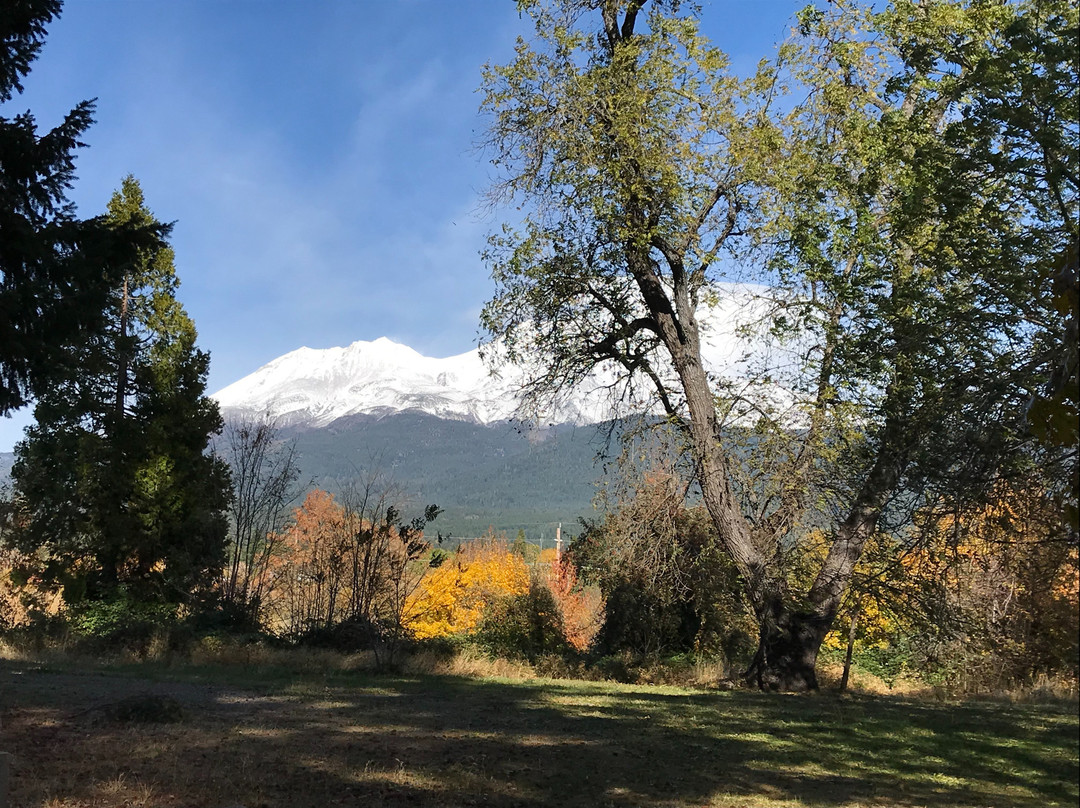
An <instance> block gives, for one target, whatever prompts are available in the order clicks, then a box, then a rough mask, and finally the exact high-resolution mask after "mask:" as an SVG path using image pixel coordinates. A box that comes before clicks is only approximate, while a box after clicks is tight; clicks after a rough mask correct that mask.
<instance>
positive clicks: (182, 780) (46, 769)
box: [0, 646, 1078, 808]
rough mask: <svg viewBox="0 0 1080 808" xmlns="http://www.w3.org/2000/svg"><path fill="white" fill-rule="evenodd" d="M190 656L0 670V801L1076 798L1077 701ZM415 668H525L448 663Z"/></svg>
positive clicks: (203, 805)
mask: <svg viewBox="0 0 1080 808" xmlns="http://www.w3.org/2000/svg"><path fill="white" fill-rule="evenodd" d="M203 653H205V654H206V656H205V657H204V659H203V661H202V663H201V664H198V665H190V664H183V665H181V664H178V663H177V662H176V660H173V661H172V663H171V664H167V663H165V662H160V663H156V664H149V663H140V664H129V665H125V666H113V667H112V668H110V669H105V670H103V669H102V668H101V666H100V665H95V666H94V667H89V666H88V665H89V663H88V662H84V663H74V664H67V665H65V666H64V667H63V668H59V667H57V666H56V665H55V664H54V665H53V666H52V667H51V668H50V667H49V666H46V665H41V664H40V663H33V662H28V661H8V662H0V716H2V719H3V730H2V733H0V748H4V749H7V750H8V751H12V752H14V753H15V755H16V762H15V769H14V783H13V794H12V796H13V805H14V806H18V807H19V808H46V807H48V808H120V806H155V807H159V808H180V806H184V808H225V806H233V805H242V806H245V808H257V807H261V808H277V807H278V806H281V807H282V808H286V807H287V808H306V807H307V806H312V808H314V806H319V807H320V808H321V806H329V805H383V806H395V808H396V807H398V806H451V805H453V806H458V805H488V806H496V807H497V808H514V807H518V808H546V807H547V806H564V805H566V806H575V805H581V806H586V805H587V806H617V807H618V808H631V806H657V807H659V806H713V807H714V808H743V807H744V806H759V807H761V806H778V807H779V806H783V807H784V808H796V806H800V807H802V808H806V807H807V806H845V807H846V808H869V806H882V807H883V808H885V807H887V808H913V807H914V806H924V807H925V808H946V806H950V808H951V806H972V807H974V806H979V808H1005V806H1010V807H1013V806H1015V808H1036V807H1037V808H1043V806H1053V805H1075V804H1076V803H1077V799H1078V786H1077V765H1078V764H1077V736H1076V731H1077V715H1076V709H1075V707H1070V708H1065V707H1062V706H1061V705H1053V706H1041V705H1030V704H1014V705H1010V704H1001V703H995V704H980V703H974V704H957V703H950V704H939V703H936V702H933V701H918V700H910V699H897V698H895V697H873V698H872V697H867V696H860V695H854V696H845V697H836V696H833V695H828V694H819V695H816V696H810V697H785V696H765V695H762V694H757V693H747V692H731V693H726V692H725V693H721V692H716V691H702V690H690V689H683V688H674V687H664V686H651V687H644V686H625V685H614V684H610V683H591V682H566V681H560V682H556V681H551V680H536V679H534V680H509V679H499V680H490V679H488V680H480V679H477V678H465V677H463V676H461V675H456V676H439V677H433V676H418V675H403V676H398V677H385V676H383V677H379V676H373V675H370V674H368V673H365V672H363V668H365V667H366V666H367V665H368V664H369V662H370V660H366V659H365V658H364V657H363V656H362V655H358V656H341V655H333V654H329V655H328V654H326V653H323V652H311V651H306V652H288V653H283V652H281V651H271V650H267V649H263V650H258V649H248V651H246V652H244V653H241V649H240V648H226V647H224V646H222V647H217V648H207V649H204V651H203ZM260 660H261V661H260ZM267 660H271V661H272V664H270V663H269V662H267ZM414 664H417V665H421V664H422V665H425V666H430V667H437V666H439V665H449V666H451V668H450V669H453V670H456V671H457V672H458V673H459V674H461V673H467V674H469V675H470V676H477V675H478V674H480V673H484V674H491V673H504V674H507V673H509V674H514V675H526V674H527V673H528V671H527V669H525V668H511V667H506V668H499V667H497V666H494V667H493V665H494V663H490V662H489V661H485V660H483V659H481V658H478V657H469V656H464V655H463V656H460V657H458V658H457V659H456V660H447V659H446V658H445V657H439V658H436V657H432V658H431V659H428V660H426V661H425V660H423V659H415V660H414ZM322 665H325V666H326V667H320V666H322ZM158 702H160V703H164V704H166V705H171V704H172V703H174V702H175V703H176V704H178V705H179V707H180V715H181V720H179V721H173V720H171V718H170V720H169V721H164V720H160V721H159V720H156V719H155V718H154V717H155V716H157V715H159V712H158V711H156V710H154V709H149V708H147V709H145V710H143V709H142V708H140V710H139V711H138V712H137V713H133V712H132V711H131V710H129V709H126V708H123V705H125V704H132V703H135V704H139V705H144V704H149V705H151V706H153V705H155V704H156V703H158ZM163 714H165V715H167V716H170V717H171V716H172V715H173V714H174V711H171V710H170V711H166V712H165V713H163Z"/></svg>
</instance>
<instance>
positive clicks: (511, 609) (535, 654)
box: [474, 580, 571, 662]
mask: <svg viewBox="0 0 1080 808" xmlns="http://www.w3.org/2000/svg"><path fill="white" fill-rule="evenodd" d="M474 640H475V642H476V643H477V644H478V645H479V646H480V647H481V648H483V649H484V650H485V651H487V652H488V653H489V654H491V655H493V656H496V657H503V658H507V659H524V660H528V661H529V662H536V661H537V660H538V659H540V658H541V657H544V656H549V655H563V656H565V655H567V654H569V653H570V652H571V648H570V646H569V644H568V643H567V642H566V632H565V630H564V628H563V619H562V613H561V612H560V610H559V604H558V603H557V602H556V600H555V597H554V596H553V595H552V594H551V590H550V589H548V588H547V586H545V585H544V584H542V583H540V582H539V581H536V580H534V581H533V582H532V583H531V584H530V586H529V591H528V592H526V593H525V594H523V595H511V596H508V597H503V598H499V599H498V600H496V601H494V602H493V603H492V604H491V605H489V606H488V607H487V609H486V610H485V611H484V615H483V618H482V619H481V621H480V625H479V626H478V628H477V630H476V633H475V635H474Z"/></svg>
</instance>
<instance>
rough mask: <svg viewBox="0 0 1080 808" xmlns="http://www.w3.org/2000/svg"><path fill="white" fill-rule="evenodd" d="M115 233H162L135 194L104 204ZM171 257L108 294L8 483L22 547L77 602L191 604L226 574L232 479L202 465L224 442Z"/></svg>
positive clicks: (147, 256) (211, 464)
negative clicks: (99, 323)
mask: <svg viewBox="0 0 1080 808" xmlns="http://www.w3.org/2000/svg"><path fill="white" fill-rule="evenodd" d="M108 222H109V224H110V226H113V227H116V228H125V227H128V226H136V227H154V226H156V225H155V220H154V219H153V217H152V216H151V214H150V213H149V211H148V210H147V209H146V207H145V203H144V201H143V197H142V191H141V189H140V188H139V185H138V183H137V182H136V181H135V180H134V179H132V178H130V177H129V178H127V179H126V180H125V181H124V184H123V188H122V190H121V191H119V192H117V193H116V194H115V195H114V196H113V199H112V201H111V202H110V204H109V215H108ZM172 261H173V255H172V250H171V249H170V248H168V247H167V246H166V245H163V244H159V245H158V246H157V247H156V248H155V249H152V250H143V251H140V253H139V255H138V257H137V258H136V259H135V260H134V261H132V262H130V263H129V264H127V265H126V266H125V267H124V273H123V276H122V277H121V278H120V279H119V281H118V282H117V284H116V286H114V287H113V288H112V289H111V290H110V300H109V303H108V306H107V308H106V311H105V313H104V320H105V323H106V328H105V329H104V330H103V331H102V332H101V333H99V334H97V335H95V337H94V339H92V340H90V341H88V342H87V343H85V344H84V345H83V346H81V347H80V349H79V350H78V352H77V354H76V356H75V357H74V358H73V364H74V365H76V366H77V368H76V369H73V370H72V371H71V372H70V373H68V374H66V375H65V376H64V378H63V379H61V380H59V381H57V383H55V384H54V385H53V386H52V387H51V388H50V389H49V390H48V391H46V392H44V393H43V394H42V396H41V398H40V399H39V401H38V404H37V407H36V408H35V411H34V413H35V419H36V424H35V425H34V426H33V427H31V428H30V429H29V430H28V432H27V438H26V440H24V441H23V442H21V443H20V444H19V446H18V447H17V461H16V464H15V467H14V470H13V476H14V479H15V483H16V492H17V498H18V503H19V505H20V507H21V509H22V514H21V516H20V519H21V521H22V523H23V524H22V527H21V529H20V531H18V532H17V533H16V534H15V536H14V540H15V542H16V543H17V544H18V545H19V546H20V547H21V548H22V549H23V550H24V551H26V552H28V553H31V554H33V557H34V558H35V559H36V562H37V564H38V565H39V572H40V573H41V574H42V575H44V576H46V577H51V578H53V579H57V580H62V581H63V582H64V583H65V586H66V590H67V595H68V599H69V600H77V599H78V597H81V596H83V595H85V597H88V598H90V599H91V600H99V599H108V598H110V597H111V596H112V593H113V592H115V591H116V590H117V589H118V588H123V589H124V590H126V591H127V592H128V593H129V594H130V595H131V596H132V597H137V598H142V599H146V600H148V601H153V602H160V603H180V602H191V601H192V600H194V599H196V598H197V596H198V594H199V592H200V587H201V588H202V591H203V592H205V591H206V589H207V587H208V585H209V583H210V581H211V580H212V578H213V577H215V576H216V575H217V574H218V572H219V570H220V565H221V563H222V561H223V552H224V543H225V521H224V518H223V513H222V511H223V509H224V507H225V505H226V503H227V501H228V495H229V494H228V485H229V483H228V471H227V468H226V467H225V465H224V464H223V463H222V462H221V461H220V460H218V459H217V458H216V457H214V456H213V455H210V454H207V447H208V443H209V438H210V436H211V435H212V434H214V433H216V432H217V431H219V430H220V428H221V417H220V415H219V413H218V409H217V405H216V404H215V403H214V402H213V401H212V400H211V399H209V398H208V397H207V396H206V395H205V386H206V374H207V371H208V368H209V356H208V354H206V353H205V352H202V351H200V350H198V349H197V348H196V347H195V327H194V324H193V323H192V322H191V319H190V318H189V317H188V316H187V314H186V313H185V312H184V310H183V308H182V307H181V306H180V304H179V303H178V302H177V300H176V298H175V290H176V287H177V279H176V275H175V272H174V270H173V263H172Z"/></svg>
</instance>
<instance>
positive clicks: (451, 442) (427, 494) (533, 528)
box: [283, 412, 615, 540]
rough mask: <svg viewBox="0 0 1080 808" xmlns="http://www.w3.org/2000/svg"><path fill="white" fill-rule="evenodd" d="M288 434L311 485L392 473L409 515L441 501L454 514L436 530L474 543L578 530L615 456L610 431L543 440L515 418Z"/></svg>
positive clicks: (423, 417) (351, 424)
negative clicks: (496, 534)
mask: <svg viewBox="0 0 1080 808" xmlns="http://www.w3.org/2000/svg"><path fill="white" fill-rule="evenodd" d="M283 435H284V436H285V437H288V438H290V439H293V440H295V441H296V446H297V449H298V452H299V455H300V464H301V469H302V472H303V473H302V479H304V480H311V481H313V482H314V483H315V484H316V485H318V486H319V487H323V488H326V489H328V490H330V491H335V492H340V491H341V490H343V489H344V488H347V487H348V485H349V484H350V481H355V480H357V479H363V478H364V477H366V476H367V475H368V474H370V473H371V472H375V471H378V472H381V473H384V474H386V475H387V476H388V477H389V478H390V479H392V480H393V481H394V483H395V484H396V485H397V486H398V487H399V488H400V489H401V490H403V491H404V492H405V493H406V495H407V497H408V501H409V504H410V507H409V508H406V509H405V512H406V515H410V512H411V511H412V510H415V511H419V510H420V508H422V507H423V506H424V505H426V504H429V503H435V504H437V505H439V506H440V507H442V508H444V509H445V511H444V513H443V515H442V516H440V517H439V519H438V521H437V523H436V524H435V525H434V526H433V528H434V529H435V530H436V531H437V532H439V533H442V534H444V535H446V534H453V535H454V536H470V537H472V536H479V535H481V534H483V533H484V531H486V530H487V528H488V527H489V526H492V527H494V528H495V529H496V530H505V531H507V532H508V533H509V534H510V535H511V537H512V536H513V535H514V534H516V533H517V531H518V530H519V529H523V530H525V531H526V534H527V535H528V537H529V538H530V539H532V540H537V539H539V537H540V535H541V534H543V535H544V536H545V537H547V538H548V539H550V538H551V537H552V536H553V535H554V533H555V528H556V526H557V525H558V524H559V522H562V524H563V526H564V529H566V530H569V531H571V532H574V533H576V532H577V531H578V530H579V524H578V520H579V518H581V517H588V516H590V515H591V514H592V513H593V509H592V504H591V502H592V498H593V495H594V493H595V490H596V489H595V487H596V482H597V481H598V479H599V478H600V477H601V475H602V473H603V462H602V460H601V456H602V455H603V454H604V453H605V452H606V451H608V445H607V430H606V429H605V428H604V427H603V426H602V425H591V426H584V427H575V426H572V425H561V426H557V427H552V428H549V429H547V430H545V431H544V432H542V433H537V432H535V431H528V430H525V429H523V428H522V427H521V426H520V425H517V424H515V423H513V422H508V421H504V422H501V423H498V424H494V425H491V426H482V425H479V424H474V423H469V422H466V421H453V420H446V419H441V418H436V417H435V416H432V415H428V414H426V413H420V412H402V413H395V414H392V415H387V416H384V417H381V418H380V417H376V416H363V415H361V416H351V417H348V418H343V419H340V420H338V421H336V422H334V423H333V424H332V425H331V426H329V427H324V428H322V429H292V430H285V431H284V432H283ZM611 451H615V449H614V447H612V448H611Z"/></svg>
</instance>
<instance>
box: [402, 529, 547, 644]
mask: <svg viewBox="0 0 1080 808" xmlns="http://www.w3.org/2000/svg"><path fill="white" fill-rule="evenodd" d="M528 591H529V568H528V567H527V566H526V565H525V562H524V560H523V559H522V558H521V556H519V555H517V554H515V553H513V552H511V551H510V548H509V547H508V546H507V544H506V542H505V541H502V540H499V539H495V538H487V539H481V540H478V541H474V542H470V543H469V544H468V545H465V546H463V547H462V548H461V549H460V551H459V552H458V553H457V554H456V555H455V556H454V558H452V559H450V560H448V561H446V562H445V563H444V564H443V565H442V566H440V567H437V568H435V569H433V570H431V571H430V572H428V573H427V575H425V576H424V578H423V580H422V581H421V582H420V585H419V586H418V587H417V589H416V591H415V592H413V594H412V595H411V596H410V597H409V599H408V601H407V602H406V604H405V621H404V622H405V625H406V626H407V627H408V628H409V630H410V631H412V633H413V636H415V637H416V638H417V639H428V638H431V637H445V636H448V635H450V634H460V633H464V632H467V631H471V630H472V629H474V628H476V626H477V625H478V624H479V623H480V618H481V617H482V616H483V613H484V608H485V607H486V606H487V605H488V604H489V603H490V602H491V601H493V600H494V599H496V598H499V597H503V596H507V595H523V594H525V593H526V592H528Z"/></svg>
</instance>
